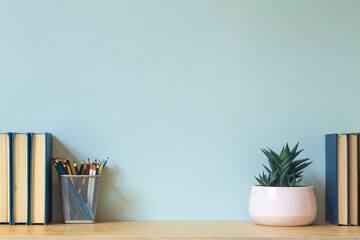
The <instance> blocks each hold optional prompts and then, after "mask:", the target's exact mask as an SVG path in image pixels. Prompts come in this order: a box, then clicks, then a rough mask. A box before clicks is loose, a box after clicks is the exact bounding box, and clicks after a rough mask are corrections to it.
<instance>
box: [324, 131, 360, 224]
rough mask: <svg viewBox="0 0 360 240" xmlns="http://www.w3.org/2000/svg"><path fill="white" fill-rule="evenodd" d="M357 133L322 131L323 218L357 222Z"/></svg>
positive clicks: (344, 222) (328, 220)
mask: <svg viewBox="0 0 360 240" xmlns="http://www.w3.org/2000/svg"><path fill="white" fill-rule="evenodd" d="M359 144H360V142H359V134H326V135H325V158H326V189H325V195H326V196H325V208H326V209H325V220H326V221H327V222H329V223H332V224H335V225H337V226H339V225H343V226H359V224H360V221H359V209H360V208H359V160H360V158H359V146H360V145H359Z"/></svg>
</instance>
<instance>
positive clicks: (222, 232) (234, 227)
mask: <svg viewBox="0 0 360 240" xmlns="http://www.w3.org/2000/svg"><path fill="white" fill-rule="evenodd" d="M8 238H11V239H122V240H127V239H156V240H164V239H172V240H174V239H184V240H185V239H186V240H189V239H210V240H215V239H216V240H220V239H262V238H264V239H266V238H267V239H329V238H338V239H360V227H355V226H353V227H337V226H333V225H330V224H327V223H317V224H314V225H312V226H308V227H266V226H259V225H255V224H253V223H252V222H202V221H198V222H196V221H191V222H186V221H181V222H179V221H123V222H97V223H94V224H63V223H50V224H49V225H47V226H43V225H33V226H26V225H15V226H9V225H4V224H3V225H0V239H8Z"/></svg>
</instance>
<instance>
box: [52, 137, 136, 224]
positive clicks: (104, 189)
mask: <svg viewBox="0 0 360 240" xmlns="http://www.w3.org/2000/svg"><path fill="white" fill-rule="evenodd" d="M52 154H53V157H59V158H66V157H68V158H69V159H70V162H73V161H74V160H75V161H76V162H77V163H80V162H81V161H80V159H77V158H76V157H75V156H74V155H73V154H72V153H71V152H70V151H69V150H68V149H67V148H66V147H65V146H64V145H63V144H62V143H61V142H60V141H59V139H57V138H56V137H54V136H53V138H52ZM110 161H111V159H110ZM110 161H109V162H108V163H107V164H106V166H107V167H106V168H104V172H103V175H102V179H101V185H100V186H101V187H100V189H99V196H98V202H97V210H96V212H97V213H96V220H103V221H106V220H127V219H126V218H128V217H129V215H128V214H127V213H126V212H127V211H126V209H129V208H130V209H131V208H132V206H134V204H135V202H134V201H133V199H134V198H133V197H131V201H129V200H128V199H129V196H131V194H129V192H128V191H125V192H126V196H124V194H121V192H123V191H121V190H120V189H121V186H122V184H118V185H117V184H116V183H121V182H123V181H121V179H120V178H121V177H122V176H121V174H120V169H119V167H117V166H116V165H115V166H114V165H113V166H111V165H112V164H111V162H110ZM109 166H111V167H109ZM52 169H53V170H52V221H63V216H62V210H61V197H60V189H59V177H58V173H57V171H56V169H55V168H54V167H53V168H52ZM119 187H120V188H119Z"/></svg>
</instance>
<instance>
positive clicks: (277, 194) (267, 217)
mask: <svg viewBox="0 0 360 240" xmlns="http://www.w3.org/2000/svg"><path fill="white" fill-rule="evenodd" d="M249 213H250V217H251V219H252V220H253V221H254V222H255V223H256V224H260V225H268V226H304V225H310V224H312V223H313V222H314V221H315V218H316V214H317V202H316V194H315V188H314V187H313V186H309V187H305V186H300V187H264V186H253V187H252V189H251V193H250V200H249Z"/></svg>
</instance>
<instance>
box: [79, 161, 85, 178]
mask: <svg viewBox="0 0 360 240" xmlns="http://www.w3.org/2000/svg"><path fill="white" fill-rule="evenodd" d="M84 164H85V162H84V161H82V162H81V165H80V169H79V174H80V175H81V174H82V172H83V169H84Z"/></svg>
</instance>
